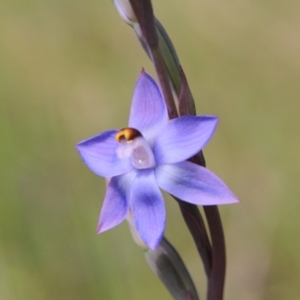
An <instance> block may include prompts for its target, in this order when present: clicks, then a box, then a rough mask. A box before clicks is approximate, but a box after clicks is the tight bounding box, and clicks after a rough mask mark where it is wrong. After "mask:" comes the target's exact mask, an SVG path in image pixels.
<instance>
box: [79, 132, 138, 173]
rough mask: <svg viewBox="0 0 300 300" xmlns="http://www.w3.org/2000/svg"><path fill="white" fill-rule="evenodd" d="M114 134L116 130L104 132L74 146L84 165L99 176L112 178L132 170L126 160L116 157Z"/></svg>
mask: <svg viewBox="0 0 300 300" xmlns="http://www.w3.org/2000/svg"><path fill="white" fill-rule="evenodd" d="M116 133H117V130H110V131H106V132H103V133H102V134H99V135H96V136H94V137H92V138H90V139H88V140H85V141H82V142H80V143H78V144H77V145H76V147H77V149H78V151H79V154H80V156H81V157H82V159H83V161H84V162H85V164H86V165H87V166H88V167H89V169H90V170H91V171H93V172H94V173H96V174H97V175H99V176H103V177H112V176H117V175H121V174H124V173H127V172H129V171H131V170H133V167H132V165H131V163H130V161H129V160H128V159H120V158H119V157H118V154H117V149H118V147H120V144H119V143H118V142H117V141H116V140H115V135H116Z"/></svg>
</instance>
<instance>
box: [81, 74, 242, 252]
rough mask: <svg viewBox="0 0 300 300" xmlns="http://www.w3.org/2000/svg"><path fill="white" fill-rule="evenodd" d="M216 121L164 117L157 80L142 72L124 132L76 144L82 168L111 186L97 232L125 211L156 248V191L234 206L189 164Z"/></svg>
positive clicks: (212, 179) (160, 224)
mask: <svg viewBox="0 0 300 300" xmlns="http://www.w3.org/2000/svg"><path fill="white" fill-rule="evenodd" d="M217 122H218V119H217V117H214V116H183V117H179V118H176V119H173V120H169V119H168V115H167V109H166V106H165V103H164V100H163V97H162V95H161V93H160V91H159V88H158V86H157V84H156V83H155V81H154V80H153V79H152V78H151V77H150V76H149V75H148V74H147V73H145V72H144V71H142V72H141V74H140V76H139V78H138V80H137V83H136V86H135V89H134V94H133V100H132V106H131V112H130V117H129V123H128V128H124V129H121V130H110V131H106V132H103V133H101V134H99V135H97V136H95V137H92V138H90V139H87V140H85V141H82V142H80V143H79V144H77V149H78V151H79V153H80V155H81V157H82V159H83V161H84V162H85V164H86V165H87V166H88V167H89V169H90V170H92V171H93V172H94V173H96V174H97V175H99V176H103V177H106V178H109V179H110V180H109V183H108V187H107V191H106V195H105V199H104V203H103V206H102V210H101V213H100V217H99V224H98V230H97V232H98V233H101V232H103V231H106V230H108V229H110V228H112V227H114V226H117V225H118V224H120V223H121V222H122V221H123V220H124V219H125V218H126V215H127V214H128V213H130V214H131V216H132V220H133V226H134V227H135V229H136V231H137V232H138V234H139V236H140V238H141V239H142V240H143V241H144V242H145V244H146V245H147V246H148V247H149V248H151V249H155V248H156V247H157V246H158V245H159V243H160V241H161V238H162V236H163V233H164V228H165V221H166V216H165V205H164V201H163V196H162V194H161V192H160V189H159V188H161V189H163V190H165V191H166V192H168V193H170V194H172V195H174V196H175V197H177V198H179V199H181V200H182V201H186V202H189V203H192V204H197V205H219V204H229V203H235V202H237V201H238V200H237V198H236V197H235V196H234V195H233V193H232V192H231V191H230V190H229V188H228V187H227V186H226V185H225V183H224V182H223V181H222V180H221V179H219V178H218V177H217V176H216V175H215V174H213V173H212V172H211V171H209V170H207V169H205V168H204V167H201V166H198V165H196V164H194V163H191V162H189V161H187V159H189V158H191V157H192V156H193V155H195V154H196V153H198V152H199V151H200V150H201V149H202V148H203V147H204V146H205V145H206V143H207V142H208V141H209V139H210V138H211V136H212V134H213V133H214V130H215V128H216V125H217Z"/></svg>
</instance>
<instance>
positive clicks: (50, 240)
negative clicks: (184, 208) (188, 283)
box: [0, 0, 300, 300]
mask: <svg viewBox="0 0 300 300" xmlns="http://www.w3.org/2000/svg"><path fill="white" fill-rule="evenodd" d="M154 8H155V12H156V15H157V17H158V18H159V19H160V20H161V22H162V23H163V24H164V26H165V27H166V29H167V31H168V33H169V34H170V36H171V38H172V40H173V42H174V44H175V47H176V49H177V52H178V55H179V57H180V60H181V62H182V64H183V67H184V69H185V72H186V75H187V77H188V80H189V82H190V86H191V89H192V91H193V94H194V97H195V99H196V100H197V110H198V113H199V114H214V115H218V116H219V117H220V123H219V128H218V130H217V133H216V135H215V137H214V138H213V140H212V142H211V143H210V145H209V146H208V147H207V148H206V149H205V151H204V153H205V156H206V160H207V164H208V166H209V167H210V168H211V169H212V170H213V171H214V172H216V173H217V174H218V175H219V176H220V177H222V178H223V179H224V180H225V181H226V182H227V183H228V184H229V186H230V187H231V188H232V190H233V191H235V193H236V194H237V195H238V196H239V198H240V199H241V203H240V204H238V205H232V206H224V207H221V208H220V210H221V213H222V215H223V220H224V227H225V232H226V237H227V252H228V270H227V286H226V299H230V300H269V299H272V300H274V299H276V300H281V299H282V300H283V299H289V300H296V299H299V294H300V286H299V280H300V257H299V253H300V239H299V231H300V221H299V216H298V215H299V211H300V200H299V196H300V184H299V178H300V171H299V170H300V159H299V153H300V143H299V131H300V122H299V113H300V102H299V100H300V84H299V82H300V35H299V30H300V3H299V1H296V0H288V1H278V0H276V1H274V0H273V1H238V0H232V1H221V0H217V1H191V0H190V1H171V0H166V1H154ZM142 67H145V68H146V69H147V71H149V72H150V73H152V74H154V72H153V68H152V66H151V64H150V63H149V61H148V58H147V57H146V55H145V54H144V53H143V50H142V49H141V47H140V45H139V44H138V42H137V40H136V38H135V36H134V33H133V32H132V31H131V29H130V28H129V27H128V26H126V25H125V24H124V23H123V22H122V20H121V19H120V18H119V16H118V14H117V12H116V10H115V8H114V6H113V4H112V3H111V1H68V0H60V1H55V0H54V1H45V0H39V1H34V0H27V1H23V0H14V1H11V0H2V2H1V10H0V143H1V144H0V197H1V198H0V270H1V271H0V299H3V300H19V299H20V300H29V299H30V300H35V299H43V300H53V299H62V300H68V299H72V300H76V299H78V300H82V299H88V300H92V299H105V300H109V299H112V300H118V299H131V300H134V299H137V300H140V299H143V300H147V299H170V296H169V295H168V293H167V292H166V291H165V289H164V287H163V286H162V285H161V283H160V282H159V280H158V279H157V278H155V276H154V275H153V274H152V273H151V271H150V268H149V267H148V266H147V264H146V262H145V259H144V257H143V253H142V252H141V251H140V249H138V247H137V246H136V245H135V244H134V242H133V241H132V238H131V236H130V233H129V230H128V228H127V226H126V224H122V225H121V226H119V227H118V228H116V229H114V230H112V231H109V232H107V233H104V234H103V235H100V236H97V235H96V234H95V231H96V224H97V218H98V213H99V209H100V206H101V203H102V198H103V195H104V189H105V184H104V181H103V180H102V179H101V178H99V177H97V176H95V175H94V174H92V173H91V172H90V171H89V170H88V169H87V168H86V167H85V166H84V164H83V163H82V161H81V159H79V157H78V155H77V153H76V151H75V148H74V144H75V143H76V142H78V141H80V140H82V139H85V138H87V137H90V136H92V135H94V134H97V133H99V132H101V131H104V130H106V129H110V128H120V127H124V126H126V122H127V116H128V111H129V107H130V102H131V95H132V91H133V87H134V83H135V80H136V78H137V76H138V73H139V71H140V69H141V68H142ZM166 202H167V212H168V222H167V232H166V234H167V236H168V238H169V240H170V241H171V242H172V243H173V244H174V245H175V247H176V248H177V249H178V250H179V252H180V253H181V255H182V257H183V259H184V260H185V262H186V264H187V266H188V268H189V270H190V271H191V274H192V276H193V277H194V279H195V283H196V285H197V286H198V287H199V289H200V293H201V294H202V295H204V290H203V289H204V287H205V282H204V277H203V270H202V265H201V262H200V260H199V258H198V256H197V253H196V250H195V249H194V245H193V243H192V240H191V238H190V236H189V233H188V231H187V230H186V229H185V228H184V224H183V221H182V218H181V215H180V213H179V210H178V207H177V205H176V204H175V203H174V201H172V200H171V199H169V198H168V199H166Z"/></svg>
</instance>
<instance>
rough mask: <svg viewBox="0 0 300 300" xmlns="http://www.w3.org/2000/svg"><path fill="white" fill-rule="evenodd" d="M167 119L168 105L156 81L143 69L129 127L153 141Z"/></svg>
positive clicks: (138, 81) (135, 94) (136, 86)
mask: <svg viewBox="0 0 300 300" xmlns="http://www.w3.org/2000/svg"><path fill="white" fill-rule="evenodd" d="M167 120H168V115H167V109H166V105H165V102H164V100H163V97H162V95H161V93H160V90H159V88H158V86H157V84H156V82H155V81H154V80H153V79H152V78H151V77H150V76H149V75H148V74H147V73H146V72H145V71H142V72H141V74H140V76H139V78H138V80H137V83H136V85H135V89H134V93H133V99H132V105H131V111H130V117H129V127H132V128H135V129H137V130H139V131H140V132H141V133H142V134H143V136H144V137H145V138H146V140H148V142H150V143H151V142H152V141H153V140H154V138H155V136H156V134H157V133H158V132H159V131H160V129H161V127H162V126H163V125H164V124H165V123H166V122H167Z"/></svg>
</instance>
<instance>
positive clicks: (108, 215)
mask: <svg viewBox="0 0 300 300" xmlns="http://www.w3.org/2000/svg"><path fill="white" fill-rule="evenodd" d="M134 176H135V172H130V173H128V174H125V175H120V176H115V177H112V178H111V180H110V182H109V184H108V188H107V191H106V194H105V198H104V202H103V205H102V209H101V213H100V217H99V222H98V228H97V233H101V232H104V231H106V230H109V229H111V228H113V227H115V226H117V225H119V224H120V223H121V222H122V221H123V220H124V219H125V217H126V214H127V212H128V207H129V203H128V201H127V197H126V196H127V194H128V187H130V186H131V184H132V181H133V178H134Z"/></svg>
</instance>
